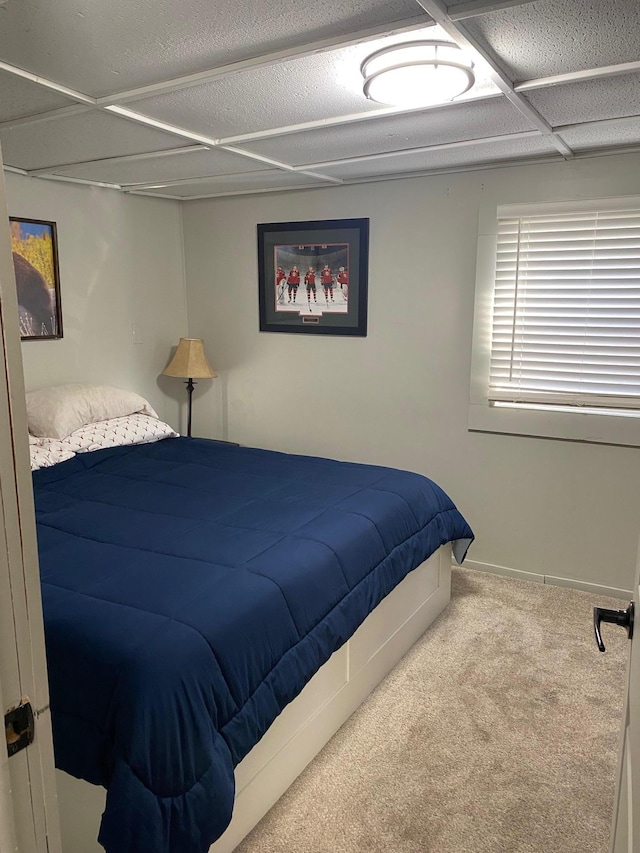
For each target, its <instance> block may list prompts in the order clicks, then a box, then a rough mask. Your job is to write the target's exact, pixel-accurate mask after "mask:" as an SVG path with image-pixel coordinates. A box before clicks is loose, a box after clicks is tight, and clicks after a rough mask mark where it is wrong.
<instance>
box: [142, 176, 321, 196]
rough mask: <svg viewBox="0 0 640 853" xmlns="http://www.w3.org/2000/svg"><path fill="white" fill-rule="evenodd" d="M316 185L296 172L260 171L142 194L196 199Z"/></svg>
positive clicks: (157, 188)
mask: <svg viewBox="0 0 640 853" xmlns="http://www.w3.org/2000/svg"><path fill="white" fill-rule="evenodd" d="M317 184H318V182H317V181H315V180H314V179H313V178H310V177H309V176H308V175H303V174H298V173H296V172H277V171H268V172H260V173H258V174H257V175H256V174H253V175H248V174H247V175H223V176H221V177H217V178H207V179H205V180H203V181H194V182H193V183H185V184H180V185H179V186H171V187H166V186H165V187H163V186H157V187H150V188H148V189H145V193H150V194H154V195H155V194H157V195H168V194H171V195H175V196H176V197H177V198H189V197H199V196H203V195H204V196H207V195H228V194H236V193H246V192H255V191H256V188H257V189H258V190H259V191H261V192H269V191H272V190H283V189H302V188H303V187H310V186H317Z"/></svg>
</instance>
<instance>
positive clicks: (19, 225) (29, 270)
mask: <svg viewBox="0 0 640 853" xmlns="http://www.w3.org/2000/svg"><path fill="white" fill-rule="evenodd" d="M9 229H10V232H11V251H12V253H13V267H14V270H15V275H16V287H17V290H18V320H19V323H20V336H21V338H22V340H23V341H31V340H55V339H56V338H61V337H62V308H61V305H60V275H59V272H58V242H57V235H56V223H55V222H47V221H45V220H42V219H20V218H18V217H14V216H11V217H9Z"/></svg>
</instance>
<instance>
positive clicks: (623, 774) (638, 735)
mask: <svg viewBox="0 0 640 853" xmlns="http://www.w3.org/2000/svg"><path fill="white" fill-rule="evenodd" d="M639 584H640V548H639V550H638V560H637V565H636V575H635V579H634V582H633V598H634V601H633V602H630V604H629V607H628V608H626V610H619V611H615V610H605V611H602V610H601V609H600V608H597V607H596V608H595V611H594V623H595V624H596V625H597V622H598V615H601V616H602V615H603V614H604V616H603V621H607V622H609V621H611V622H615V623H617V624H618V625H622V626H624V627H626V628H627V630H628V631H630V635H631V642H630V643H629V650H630V654H629V667H628V673H627V674H628V682H627V692H626V697H625V708H624V715H623V720H622V730H621V735H620V754H619V756H618V779H617V786H616V799H615V808H614V815H613V825H612V829H611V845H610V851H611V853H640V644H638V643H636V644H635V650H634V643H633V637H634V630H633V621H634V610H635V611H637V612H636V613H635V623H636V624H635V634H637V635H638V637H640V589H639ZM625 623H627V624H625ZM628 623H631V624H630V625H629V624H628ZM596 634H597V630H596ZM601 648H602V646H601Z"/></svg>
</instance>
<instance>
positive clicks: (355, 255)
mask: <svg viewBox="0 0 640 853" xmlns="http://www.w3.org/2000/svg"><path fill="white" fill-rule="evenodd" d="M368 262H369V220H368V219H327V220H320V221H317V222H314V221H311V222H275V223H270V224H263V225H258V285H259V308H260V331H261V332H298V333H303V334H312V335H357V336H360V337H364V336H366V334H367V286H368Z"/></svg>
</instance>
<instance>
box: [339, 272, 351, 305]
mask: <svg viewBox="0 0 640 853" xmlns="http://www.w3.org/2000/svg"><path fill="white" fill-rule="evenodd" d="M336 282H337V283H338V284H339V285H340V290H341V291H342V295H343V296H344V301H345V302H346V301H347V294H348V292H349V273H348V271H347V270H346V269H345V268H344V267H340V269H339V270H338V275H337V276H336Z"/></svg>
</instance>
